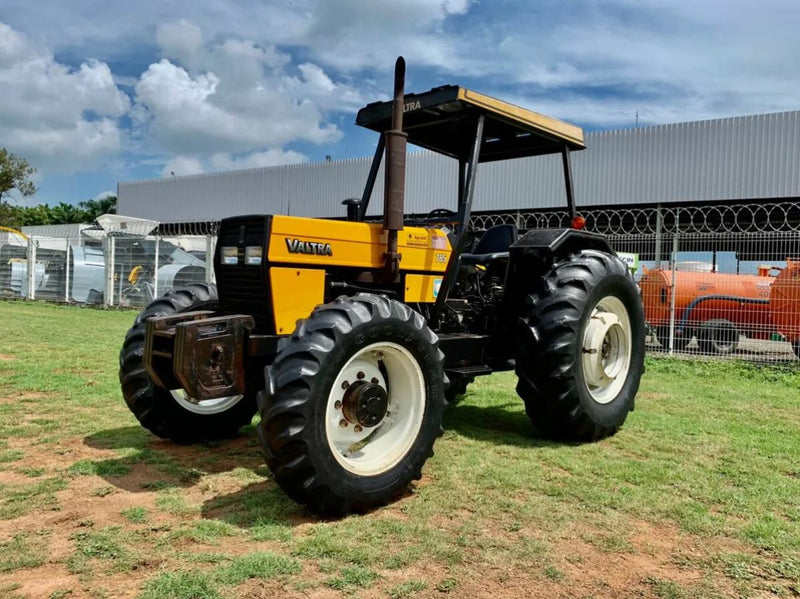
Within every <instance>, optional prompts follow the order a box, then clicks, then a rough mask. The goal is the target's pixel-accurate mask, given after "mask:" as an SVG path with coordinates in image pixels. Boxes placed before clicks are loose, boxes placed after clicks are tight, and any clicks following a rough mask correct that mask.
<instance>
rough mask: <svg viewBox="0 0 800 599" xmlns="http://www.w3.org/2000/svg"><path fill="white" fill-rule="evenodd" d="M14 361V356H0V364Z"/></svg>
mask: <svg viewBox="0 0 800 599" xmlns="http://www.w3.org/2000/svg"><path fill="white" fill-rule="evenodd" d="M16 359H17V357H16V356H11V355H9V354H0V362H11V361H13V360H16Z"/></svg>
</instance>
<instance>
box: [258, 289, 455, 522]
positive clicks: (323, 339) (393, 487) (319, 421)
mask: <svg viewBox="0 0 800 599" xmlns="http://www.w3.org/2000/svg"><path fill="white" fill-rule="evenodd" d="M356 303H364V304H369V305H371V306H372V309H371V315H370V316H369V318H366V319H363V310H361V309H357V308H356V307H354V306H352V305H349V304H356ZM393 304H394V305H393ZM328 310H330V311H332V312H334V313H335V316H334V315H328V314H327V313H326V312H327V311H328ZM387 310H388V314H387ZM348 311H349V312H348ZM345 312H347V313H348V314H349V316H347V317H345V314H344V313H345ZM348 318H349V320H350V322H349V325H352V328H349V330H347V329H348V326H349V325H343V324H342V323H343V322H344V321H345V320H346V319H348ZM354 318H357V319H359V322H356V323H354V322H353V319H354ZM401 318H405V320H401ZM412 321H416V324H412ZM337 323H339V324H337ZM417 326H419V328H416V327H417ZM306 341H308V344H307V345H306V344H305V342H306ZM436 341H437V338H436V336H435V335H434V334H433V332H432V331H430V329H429V328H428V327H427V325H426V324H425V321H424V319H423V317H422V316H421V315H419V314H418V313H416V312H414V311H413V310H412V309H411V308H409V307H408V306H406V305H405V304H401V303H400V302H395V301H394V300H389V299H387V298H383V297H379V296H372V295H369V294H359V295H357V296H355V297H354V298H340V299H339V300H336V301H335V302H333V303H331V304H324V305H322V306H319V307H318V308H317V309H315V311H314V313H312V315H311V316H310V317H309V318H308V319H305V320H304V321H299V322H298V326H297V329H296V330H295V332H294V333H293V334H292V336H291V338H290V339H285V340H284V341H282V344H281V347H280V348H279V352H278V356H277V357H276V359H275V361H274V362H273V364H272V365H271V366H268V367H267V368H266V370H265V376H266V389H265V392H264V393H262V394H260V395H259V408H260V412H261V422H260V423H259V425H258V428H257V431H258V436H259V440H260V442H261V446H262V452H263V453H264V456H265V458H266V460H267V465H268V466H269V467H270V470H272V472H273V475H274V477H275V480H276V482H277V483H278V484H279V485H280V486H281V488H283V490H284V491H285V492H286V493H287V494H288V495H289V496H290V497H291V498H292V499H294V500H295V501H297V502H298V503H302V504H307V505H309V507H310V508H311V509H312V510H314V511H316V512H318V513H323V514H330V515H341V514H344V513H347V512H350V511H365V510H367V509H370V508H373V507H376V506H379V505H384V504H386V503H387V502H388V501H390V500H392V499H393V498H394V497H396V496H397V495H399V494H400V493H401V492H403V491H405V490H406V489H407V488H408V484H409V483H410V482H411V481H412V480H415V479H419V478H420V477H421V476H422V467H423V465H424V464H425V462H426V461H427V460H428V458H429V457H431V456H432V455H433V444H434V442H435V440H436V438H437V437H439V436H440V435H441V433H442V428H441V421H442V416H443V412H444V408H445V405H446V403H445V399H444V389H445V387H446V377H445V375H444V370H443V362H444V355H443V354H442V353H441V351H440V350H439V348H438V344H437V342H436ZM331 342H332V346H331V347H330V349H328V350H327V351H325V350H324V348H323V347H322V345H324V344H325V343H331ZM375 343H395V344H397V345H400V346H402V347H403V348H405V349H406V350H408V351H409V352H410V353H411V355H412V356H413V357H414V359H415V360H416V361H417V363H418V364H419V367H420V370H421V372H422V376H423V379H424V386H425V406H424V409H423V414H422V421H421V424H420V428H419V430H418V431H417V433H416V437H415V439H414V442H413V443H412V444H411V446H410V448H409V450H408V452H407V453H406V454H405V455H404V456H403V457H402V458H400V460H399V462H398V463H397V464H395V465H394V466H393V467H391V468H390V469H389V470H387V471H385V472H381V473H378V474H374V475H358V474H356V473H353V472H350V471H349V470H347V469H346V468H345V467H344V466H343V465H342V464H340V463H339V462H338V460H337V459H336V457H335V456H334V455H333V450H332V449H331V447H330V445H329V442H328V437H327V433H326V428H325V426H326V410H327V405H328V402H329V396H330V393H331V388H332V385H333V383H334V382H335V380H336V378H337V377H338V375H339V373H340V371H341V370H342V368H343V367H344V366H345V364H346V363H347V362H348V361H349V359H350V358H351V357H353V356H354V355H355V354H356V353H357V352H359V351H360V350H361V349H362V348H364V347H367V346H369V345H372V344H375ZM312 359H313V361H315V362H317V363H318V368H317V369H316V370H313V369H310V368H312V367H313V364H312ZM302 369H305V370H307V373H302V372H299V370H302ZM389 386H390V387H391V380H390V381H389ZM389 392H390V393H391V389H390V391H389ZM306 429H308V430H306Z"/></svg>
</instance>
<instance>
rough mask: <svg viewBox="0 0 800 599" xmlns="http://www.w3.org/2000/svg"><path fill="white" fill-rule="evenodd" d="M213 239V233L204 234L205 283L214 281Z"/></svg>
mask: <svg viewBox="0 0 800 599" xmlns="http://www.w3.org/2000/svg"><path fill="white" fill-rule="evenodd" d="M214 241H215V238H214V236H213V235H206V283H209V284H210V283H213V282H214Z"/></svg>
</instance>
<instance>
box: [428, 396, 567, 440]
mask: <svg viewBox="0 0 800 599" xmlns="http://www.w3.org/2000/svg"><path fill="white" fill-rule="evenodd" d="M442 426H443V427H444V430H445V431H453V432H455V433H458V434H459V435H462V436H464V437H469V438H470V439H475V440H476V441H486V442H487V443H502V444H504V445H515V446H517V447H561V446H563V445H572V443H567V442H561V441H551V440H549V439H545V438H544V437H541V436H540V434H539V432H538V431H537V430H536V428H535V427H534V426H533V425H532V424H531V421H530V419H529V418H528V416H527V415H526V414H525V412H523V411H520V403H518V402H513V401H510V402H504V403H501V404H493V405H489V406H476V405H471V404H469V403H459V404H457V405H454V406H450V407H448V408H447V410H446V411H445V413H444V419H443V421H442Z"/></svg>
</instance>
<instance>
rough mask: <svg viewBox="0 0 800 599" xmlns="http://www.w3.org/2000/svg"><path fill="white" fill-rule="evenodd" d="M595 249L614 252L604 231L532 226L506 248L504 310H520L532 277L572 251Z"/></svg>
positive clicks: (517, 311)
mask: <svg viewBox="0 0 800 599" xmlns="http://www.w3.org/2000/svg"><path fill="white" fill-rule="evenodd" d="M583 250H597V251H600V252H604V253H607V254H612V255H616V253H615V252H614V250H613V249H611V245H610V244H609V243H608V239H607V238H606V236H605V235H601V234H599V233H592V232H590V231H582V230H579V229H534V230H532V231H528V232H527V233H526V234H525V235H523V236H522V237H520V238H519V239H518V240H517V241H515V242H514V243H513V244H512V245H511V247H510V248H509V264H508V271H507V274H506V286H505V295H504V297H505V304H506V314H507V315H508V316H509V317H511V318H514V316H515V315H516V314H520V308H521V306H520V302H525V301H526V298H527V296H528V294H529V293H530V291H531V289H532V288H533V286H534V279H535V278H538V277H542V276H544V275H545V274H546V273H547V272H549V271H550V270H551V269H552V268H553V265H554V264H555V263H557V262H559V261H561V260H563V259H564V258H566V257H567V256H569V255H571V254H577V253H579V252H581V251H583Z"/></svg>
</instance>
